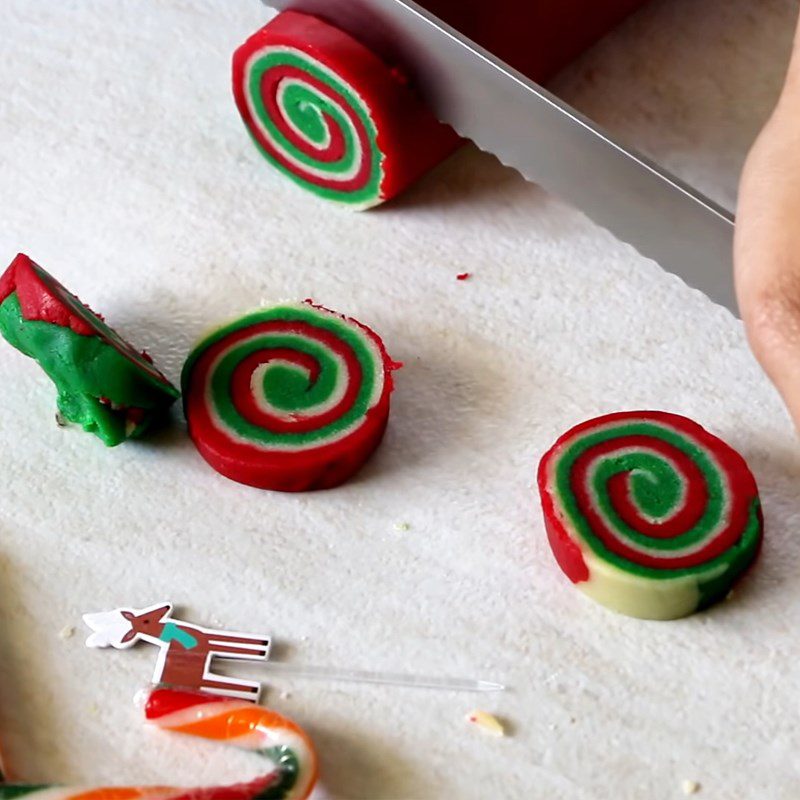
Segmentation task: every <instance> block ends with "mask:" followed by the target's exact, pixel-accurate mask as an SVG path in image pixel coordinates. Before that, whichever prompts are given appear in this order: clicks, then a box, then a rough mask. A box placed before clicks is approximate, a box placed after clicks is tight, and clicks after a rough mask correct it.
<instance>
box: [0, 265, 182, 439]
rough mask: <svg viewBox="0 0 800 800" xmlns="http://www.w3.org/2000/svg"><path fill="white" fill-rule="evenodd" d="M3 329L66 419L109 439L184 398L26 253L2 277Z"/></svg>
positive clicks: (132, 433) (136, 431)
mask: <svg viewBox="0 0 800 800" xmlns="http://www.w3.org/2000/svg"><path fill="white" fill-rule="evenodd" d="M0 334H2V335H3V337H4V338H5V339H6V340H7V341H8V342H9V343H10V344H12V345H13V346H14V347H16V348H17V350H19V351H21V352H22V353H24V354H25V355H27V356H30V357H31V358H33V359H35V360H36V361H37V362H38V363H39V366H41V368H42V369H43V370H44V371H45V372H46V373H47V375H48V376H49V377H50V379H51V380H52V381H53V383H54V384H55V385H56V388H57V390H58V409H59V412H60V413H61V415H62V416H63V417H64V419H66V420H68V421H70V422H74V423H76V424H78V425H80V426H81V427H83V429H84V430H86V431H90V432H92V433H94V434H95V435H97V436H98V437H99V438H100V439H102V440H103V442H104V443H105V444H106V445H108V446H114V445H117V444H120V443H121V442H123V441H125V440H126V439H128V438H132V437H136V436H140V435H141V434H142V433H144V431H145V430H146V429H147V428H148V427H149V425H150V424H151V423H152V422H153V420H154V419H155V418H157V417H158V416H160V415H161V414H163V413H165V412H166V410H167V409H168V408H169V406H170V405H172V403H173V402H174V401H175V399H176V398H177V397H178V394H179V393H178V390H177V389H176V388H175V387H174V386H173V385H172V384H171V383H170V382H169V381H168V380H167V379H166V378H165V377H164V376H163V375H162V374H161V372H159V371H158V370H157V369H156V368H155V366H153V364H152V362H151V361H150V359H149V357H148V356H147V355H146V354H144V353H140V352H138V351H137V350H135V349H134V348H133V347H131V345H129V344H128V343H127V342H126V341H125V340H124V339H122V338H121V337H120V336H119V335H118V334H117V333H116V332H115V331H114V330H112V329H111V328H110V327H109V326H108V325H106V324H105V322H103V320H102V318H101V317H99V316H98V315H97V314H95V313H94V312H93V311H91V310H90V309H89V308H88V307H87V306H85V305H84V304H83V303H81V301H80V300H79V299H78V298H77V297H75V295H73V294H70V292H68V291H67V290H66V289H65V288H64V287H63V286H62V285H61V284H60V283H59V282H58V281H57V280H56V279H55V278H53V276H52V275H50V274H48V273H47V272H46V271H45V270H43V269H42V268H41V267H40V266H39V265H38V264H36V263H35V262H33V261H32V260H31V259H30V258H28V257H27V256H25V255H23V254H21V253H20V254H19V255H18V256H17V257H16V258H15V259H14V260H13V261H12V262H11V265H10V266H9V267H8V269H7V270H6V271H5V272H4V273H3V274H2V276H0Z"/></svg>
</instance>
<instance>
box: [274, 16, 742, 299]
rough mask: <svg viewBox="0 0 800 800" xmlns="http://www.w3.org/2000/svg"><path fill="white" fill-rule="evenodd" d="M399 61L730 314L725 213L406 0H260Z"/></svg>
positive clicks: (443, 107)
mask: <svg viewBox="0 0 800 800" xmlns="http://www.w3.org/2000/svg"><path fill="white" fill-rule="evenodd" d="M264 1H265V2H266V4H267V5H269V6H271V7H273V8H275V9H277V10H286V9H294V10H296V11H303V12H306V13H309V14H316V15H318V16H320V17H322V18H324V19H326V20H328V21H329V22H331V23H333V24H334V25H337V26H338V27H340V28H342V29H343V30H345V31H347V32H348V33H350V34H352V35H353V36H355V37H356V38H357V39H359V40H361V41H362V42H363V43H364V44H366V45H367V46H369V47H371V48H372V49H373V50H374V51H375V52H376V53H378V54H379V55H382V56H383V57H384V58H386V59H388V60H390V61H392V62H393V63H400V64H402V65H403V67H404V69H406V70H407V71H408V72H409V74H410V76H411V77H412V79H413V80H414V82H415V84H416V86H417V87H419V88H420V90H421V91H422V92H423V95H424V99H425V100H426V102H428V103H429V105H430V107H431V108H432V109H433V111H434V113H436V114H437V116H438V117H439V118H440V119H441V120H442V121H443V122H447V123H449V124H450V125H452V126H453V128H455V130H456V131H458V132H459V133H460V134H461V135H462V136H465V137H466V138H469V139H472V140H473V141H474V142H475V143H476V144H477V145H478V146H479V147H480V148H482V149H484V150H487V151H489V152H491V153H494V154H495V155H496V156H497V157H498V158H499V159H500V160H501V161H502V162H503V163H504V164H507V165H509V166H511V167H514V168H516V169H517V170H519V172H521V173H522V175H524V176H525V178H527V179H528V180H530V181H533V182H535V183H537V184H539V185H540V186H542V187H543V188H544V189H546V190H547V191H550V192H552V193H553V194H554V195H556V196H558V197H560V198H562V199H563V200H566V201H568V202H569V203H572V204H573V205H575V206H577V207H578V208H580V209H581V210H582V211H584V212H585V213H586V214H587V215H588V216H589V217H590V218H591V219H593V220H594V221H595V222H597V223H598V224H600V225H602V226H603V227H605V228H608V230H610V231H611V232H612V233H613V234H615V235H616V236H617V237H618V238H619V239H621V240H622V241H625V242H629V243H630V244H632V245H633V246H634V247H635V248H636V249H637V250H638V251H639V252H640V253H641V254H642V255H644V256H646V257H648V258H652V259H653V260H655V261H657V262H658V263H659V264H660V265H661V266H662V267H663V268H664V269H667V270H669V271H670V272H672V273H674V274H676V275H678V276H680V277H681V278H682V279H683V280H684V281H685V282H686V283H687V284H688V285H689V286H693V287H695V288H696V289H700V290H701V291H703V292H704V293H705V294H706V295H708V297H710V298H711V299H712V300H714V301H715V302H717V303H720V304H721V305H723V306H725V307H727V308H728V309H730V310H731V311H733V313H734V314H736V313H737V310H736V300H735V296H734V290H733V276H732V250H733V227H734V217H733V215H732V214H731V213H730V212H729V211H727V210H726V209H724V208H722V207H721V206H719V205H718V204H716V203H715V202H713V201H712V200H710V199H709V198H707V197H704V196H703V195H702V194H701V193H700V192H698V191H696V190H695V189H693V188H692V187H691V186H689V185H688V184H686V183H685V182H683V181H681V180H680V179H678V178H677V177H675V176H674V175H671V174H670V173H669V172H667V171H666V170H664V169H662V168H661V167H660V166H658V164H656V163H655V162H653V161H652V160H651V159H649V158H647V157H646V156H643V155H641V154H640V153H637V152H636V151H634V150H632V149H630V148H629V147H626V146H625V145H624V144H622V143H621V142H620V141H618V140H616V139H615V138H614V137H613V136H611V135H610V134H609V133H607V132H606V131H604V130H603V129H602V128H600V127H599V126H597V125H595V124H594V123H593V122H592V121H591V120H590V119H588V118H587V117H585V116H584V115H583V114H581V113H579V112H578V111H576V110H575V109H574V108H571V107H570V106H569V105H568V104H567V103H564V102H563V101H562V100H560V99H559V98H558V97H556V96H555V95H553V94H552V93H551V92H549V91H547V89H544V88H543V87H542V86H540V85H538V84H537V83H535V82H534V81H532V80H530V79H529V78H527V77H526V76H525V75H523V74H521V73H520V72H518V71H516V70H514V69H513V68H511V67H510V66H508V65H507V64H505V63H504V62H503V61H501V60H500V59H499V58H497V57H495V56H494V55H493V54H492V53H490V52H488V51H487V50H485V49H483V48H482V47H480V46H478V45H477V44H475V43H474V42H472V41H470V40H469V39H467V38H466V37H465V36H463V35H462V34H461V33H459V32H458V31H457V30H455V29H454V28H452V27H451V26H449V25H447V24H446V23H445V22H443V21H442V20H440V19H439V18H437V17H436V16H435V15H433V14H431V13H430V12H429V11H427V10H426V9H424V8H423V7H422V6H420V5H419V4H418V3H415V2H413V1H412V0H264Z"/></svg>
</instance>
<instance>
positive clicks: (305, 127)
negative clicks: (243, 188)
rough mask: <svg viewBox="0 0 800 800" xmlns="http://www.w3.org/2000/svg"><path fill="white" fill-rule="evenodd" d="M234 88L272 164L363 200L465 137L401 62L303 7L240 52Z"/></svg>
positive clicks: (301, 180) (317, 186) (381, 197)
mask: <svg viewBox="0 0 800 800" xmlns="http://www.w3.org/2000/svg"><path fill="white" fill-rule="evenodd" d="M233 94H234V98H235V100H236V106H237V108H238V109H239V113H240V114H241V116H242V119H243V120H244V123H245V126H246V127H247V130H248V132H249V133H250V135H251V137H252V138H253V141H254V142H255V144H256V146H257V147H258V149H259V150H260V151H261V153H262V154H263V155H264V156H265V157H266V158H267V160H268V161H269V162H270V163H271V164H273V166H275V167H277V168H278V169H279V170H281V172H283V173H284V174H285V175H287V176H288V177H290V178H291V179H292V180H293V181H295V182H296V183H297V184H299V185H300V186H302V187H304V188H305V189H309V190H310V191H312V192H314V193H315V194H317V195H320V196H321V197H324V198H327V199H329V200H335V201H338V202H341V203H344V204H347V205H349V206H351V207H352V208H356V209H366V208H369V207H371V206H375V205H377V204H379V203H382V202H384V201H386V200H389V199H391V198H392V197H394V196H396V195H397V194H399V193H400V192H402V191H403V190H404V189H405V188H407V187H408V186H409V185H410V184H411V183H413V182H414V181H416V180H417V179H418V178H419V177H421V176H422V175H423V174H424V173H425V172H427V171H428V170H430V169H431V168H432V167H434V166H436V164H438V163H439V162H440V161H442V160H443V159H444V158H446V157H447V156H448V155H450V153H452V152H453V150H455V149H456V148H457V147H458V146H459V145H460V144H461V143H462V140H461V139H460V138H459V137H458V136H457V135H456V134H455V133H454V132H453V130H452V129H451V128H449V127H448V126H446V125H442V124H441V123H440V122H438V121H437V120H436V118H435V117H434V116H433V115H432V114H431V113H430V111H428V109H427V108H426V107H425V106H424V105H423V103H422V102H421V101H420V100H419V99H418V98H417V97H416V95H415V94H414V93H413V92H412V91H411V89H410V88H409V87H408V85H407V83H406V81H405V79H404V78H403V76H402V75H400V74H399V73H398V72H397V70H393V69H391V68H390V67H388V66H387V65H386V64H384V63H383V61H381V60H380V59H379V58H378V57H377V56H375V55H374V54H373V53H372V52H371V51H370V50H368V49H367V48H366V47H364V46H363V45H362V44H360V43H359V42H357V41H356V40H355V39H353V38H352V37H351V36H350V35H348V34H346V33H344V32H342V31H340V30H339V29H337V28H334V27H333V26H332V25H329V24H327V23H326V22H323V21H322V20H320V19H318V18H316V17H312V16H309V15H307V14H300V13H297V12H294V11H285V12H283V13H282V14H279V15H278V16H277V17H275V18H274V19H273V20H272V21H271V22H270V23H269V24H268V25H265V26H264V27H263V28H262V29H261V30H260V31H258V32H257V33H255V34H254V35H253V36H251V37H250V38H249V39H248V40H247V41H246V42H245V43H244V44H243V45H241V47H239V49H238V50H237V51H236V52H235V53H234V56H233Z"/></svg>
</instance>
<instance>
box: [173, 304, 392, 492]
mask: <svg viewBox="0 0 800 800" xmlns="http://www.w3.org/2000/svg"><path fill="white" fill-rule="evenodd" d="M397 366H399V365H397V364H395V363H394V362H392V360H391V359H390V358H389V356H388V354H387V352H386V350H385V348H384V346H383V343H382V342H381V340H380V339H379V338H378V336H377V335H376V334H375V333H373V332H372V331H371V330H369V328H367V327H365V326H364V325H361V324H360V323H358V322H356V321H355V320H352V319H348V318H346V317H343V316H340V315H339V314H335V313H333V312H331V311H328V310H327V309H324V308H321V307H319V306H314V305H311V304H310V303H300V304H298V305H285V306H277V307H275V308H269V309H263V310H260V311H256V312H254V313H252V314H249V315H247V316H245V317H243V318H241V319H238V320H236V321H235V322H232V323H230V324H228V325H225V326H224V327H222V328H220V329H219V330H217V331H215V332H214V333H212V334H211V335H210V336H208V337H207V338H205V339H204V340H203V341H202V342H200V344H198V345H197V347H195V349H194V350H193V351H192V353H191V354H190V355H189V358H188V360H187V362H186V364H185V366H184V368H183V375H182V384H183V391H184V410H185V412H186V419H187V421H188V424H189V434H190V436H191V437H192V439H193V441H194V443H195V445H196V446H197V449H198V450H199V451H200V453H201V455H202V456H203V457H204V458H205V459H206V461H208V463H209V464H210V465H211V466H212V467H214V469H216V470H217V471H218V472H220V473H221V474H223V475H225V476H226V477H228V478H231V479H232V480H235V481H239V482H240V483H246V484H249V485H251V486H257V487H259V488H261V489H277V490H280V491H286V492H299V491H305V490H308V489H326V488H330V487H333V486H336V485H338V484H340V483H342V482H343V481H345V480H347V478H349V477H350V476H351V475H352V474H353V473H354V472H356V470H357V469H358V468H359V467H360V466H361V465H362V464H363V463H364V462H365V461H366V460H367V458H368V457H369V455H370V454H371V453H372V451H373V450H374V449H375V448H376V447H377V446H378V443H379V442H380V440H381V438H382V436H383V432H384V429H385V428H386V422H387V420H388V418H389V398H390V395H391V391H392V377H391V371H392V370H393V369H395V368H396V367H397Z"/></svg>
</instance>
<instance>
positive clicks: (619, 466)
mask: <svg viewBox="0 0 800 800" xmlns="http://www.w3.org/2000/svg"><path fill="white" fill-rule="evenodd" d="M538 483H539V491H540V494H541V500H542V508H543V511H544V519H545V526H546V528H547V534H548V538H549V541H550V545H551V547H552V550H553V553H554V555H555V557H556V560H557V561H558V564H559V566H560V567H561V569H562V570H563V571H564V573H565V574H566V575H567V577H568V578H569V579H570V580H571V581H572V582H573V583H575V584H576V585H577V586H578V588H579V589H581V590H582V591H584V592H585V593H586V594H588V595H589V596H590V597H593V598H594V599H595V600H597V601H598V602H600V603H602V604H603V605H606V606H608V607H609V608H612V609H614V610H616V611H620V612H622V613H624V614H629V615H630V616H634V617H641V618H645V619H674V618H677V617H682V616H685V615H687V614H691V613H692V612H694V611H697V610H699V609H701V608H705V607H706V606H709V605H711V604H712V603H714V602H716V601H718V600H721V599H722V598H724V597H725V596H726V595H727V594H728V592H729V591H730V589H731V587H732V586H733V584H734V582H735V581H736V579H737V578H738V577H739V576H740V575H741V574H742V573H743V572H744V570H746V569H747V567H749V566H750V564H751V563H752V562H753V560H754V559H755V557H756V555H757V554H758V550H759V547H760V544H761V538H762V532H763V522H762V515H761V506H760V502H759V497H758V488H757V486H756V482H755V479H754V478H753V475H752V473H751V472H750V470H749V469H748V467H747V464H746V463H745V461H744V459H743V458H742V457H741V456H740V455H739V454H738V453H737V452H736V451H734V450H733V449H731V448H730V447H729V446H728V445H727V444H725V443H724V442H723V441H721V440H720V439H718V438H717V437H716V436H713V435H712V434H710V433H709V432H708V431H706V430H704V429H703V428H702V427H700V425H698V424H697V423H695V422H692V421H691V420H689V419H687V418H686V417H681V416H678V415H676V414H667V413H664V412H658V411H639V412H623V413H618V414H609V415H607V416H604V417H598V418H597V419H594V420H589V421H588V422H584V423H583V424H581V425H578V426H576V427H575V428H572V430H570V431H568V432H567V433H565V434H564V435H563V436H562V437H561V438H560V439H559V440H558V441H557V442H556V443H555V445H554V446H553V447H552V448H551V449H550V450H549V451H548V452H547V453H546V454H545V456H544V458H543V459H542V461H541V463H540V465H539V476H538Z"/></svg>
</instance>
